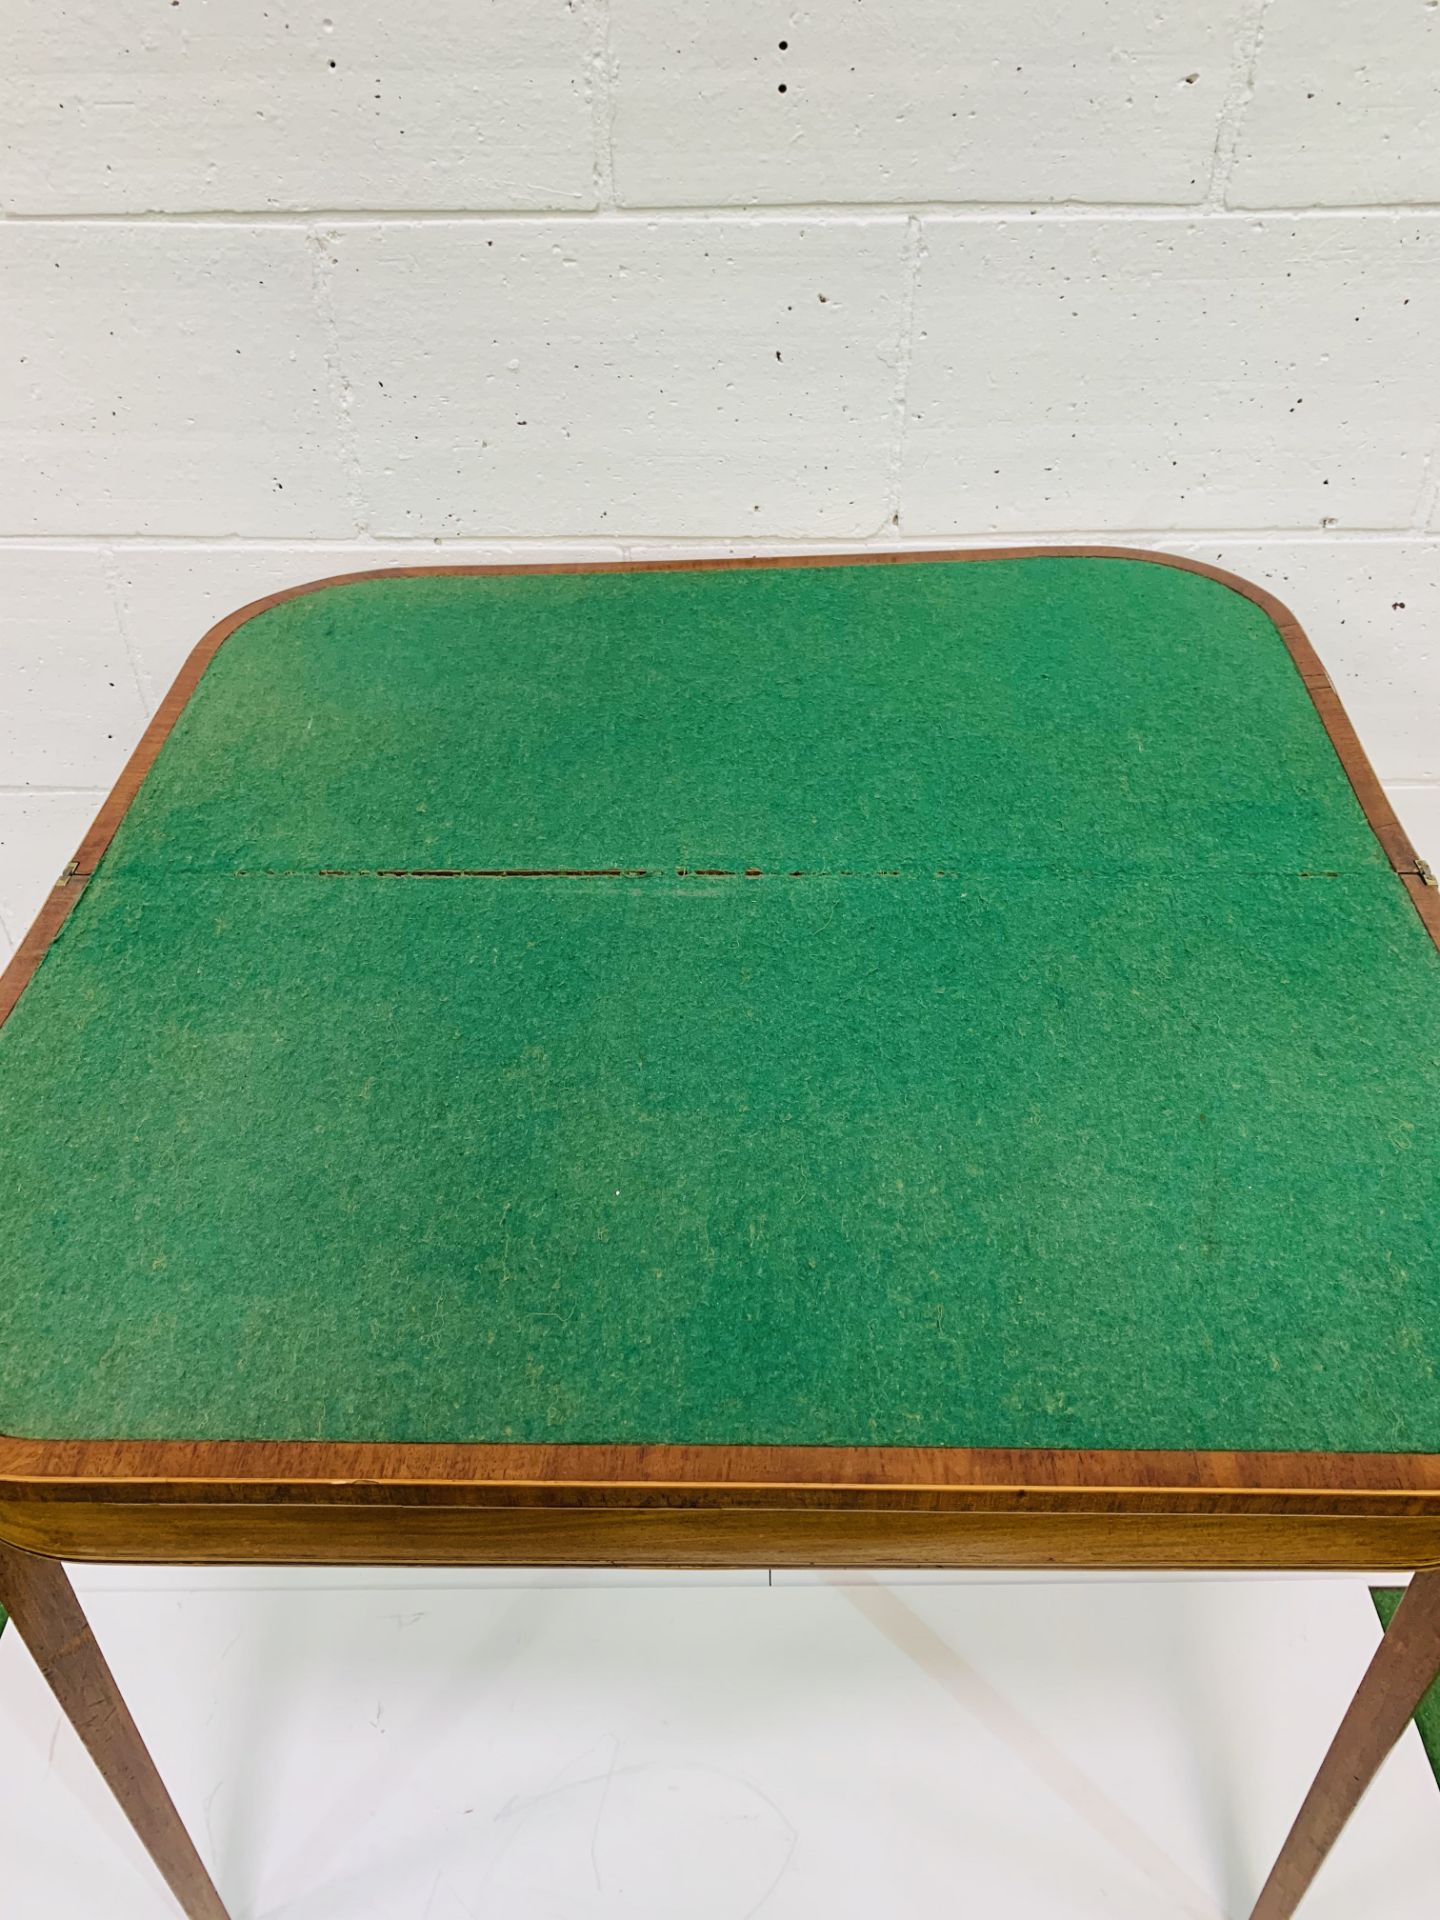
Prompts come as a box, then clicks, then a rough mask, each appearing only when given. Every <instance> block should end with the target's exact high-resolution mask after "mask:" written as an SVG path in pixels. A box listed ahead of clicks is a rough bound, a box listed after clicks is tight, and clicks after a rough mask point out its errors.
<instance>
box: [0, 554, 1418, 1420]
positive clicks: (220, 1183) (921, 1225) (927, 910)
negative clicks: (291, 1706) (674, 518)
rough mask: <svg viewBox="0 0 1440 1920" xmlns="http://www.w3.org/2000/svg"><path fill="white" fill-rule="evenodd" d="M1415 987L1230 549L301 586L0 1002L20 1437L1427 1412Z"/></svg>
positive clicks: (1407, 952) (1389, 899)
mask: <svg viewBox="0 0 1440 1920" xmlns="http://www.w3.org/2000/svg"><path fill="white" fill-rule="evenodd" d="M611 867H618V868H643V869H644V870H645V871H644V875H643V877H629V878H627V877H614V878H600V877H595V878H588V879H581V878H508V879H502V878H481V877H472V878H420V877H415V874H414V871H413V870H416V869H424V870H432V869H446V870H454V869H463V870H468V871H471V872H472V873H474V872H475V870H480V869H484V870H501V869H516V868H519V869H524V870H527V871H534V870H540V869H557V868H558V869H585V870H594V869H607V868H611ZM699 867H720V868H725V869H727V870H729V871H728V873H727V875H726V876H709V877H707V876H701V875H697V874H696V873H695V872H694V871H693V870H694V869H695V868H699ZM682 868H683V869H685V870H686V871H685V872H684V873H683V874H682V873H680V872H678V871H677V869H682ZM747 868H755V869H760V870H761V871H760V873H759V875H757V876H756V877H752V878H745V877H743V874H744V870H745V869H747ZM393 870H405V871H407V873H408V877H398V875H394V877H381V875H382V873H383V872H387V871H389V872H392V875H393ZM1437 1011H1440V965H1437V955H1436V953H1435V951H1434V948H1433V946H1432V945H1431V943H1430V941H1429V939H1428V936H1427V935H1426V933H1425V931H1424V929H1423V927H1422V926H1421V924H1420V922H1419V919H1418V917H1417V916H1416V914H1415V912H1414V909H1413V907H1412V906H1411V904H1410V902H1409V900H1408V899H1407V897H1406V896H1405V893H1404V891H1403V889H1402V887H1401V886H1400V884H1399V882H1398V881H1397V880H1396V878H1395V877H1394V875H1393V874H1392V873H1391V872H1390V870H1389V868H1388V866H1387V865H1386V863H1385V861H1384V859H1383V856H1382V855H1381V854H1380V852H1379V849H1378V847H1377V846H1376V844H1375V842H1374V838H1373V835H1372V834H1371V833H1370V830H1369V828H1368V826H1367V825H1366V823H1365V821H1364V819H1363V816H1362V815H1361V813H1360V810H1359V808H1358V805H1357V804H1356V802H1355V800H1354V797H1353V795H1352V793H1351V790H1350V788H1349V785H1348V783H1347V782H1346V780H1345V777H1344V774H1343V772H1342V770H1341V769H1340V767H1339V764H1338V762H1337V761H1336V759H1335V756H1334V753H1333V749H1332V748H1331V747H1330V745H1329V742H1328V740H1327V738H1326V736H1325V734H1324V731H1323V728H1322V727H1321V725H1320V723H1319V721H1318V719H1317V717H1316V715H1315V713H1314V710H1313V707H1312V706H1311V703H1310V701H1309V698H1308V696H1307V695H1306V693H1305V691H1304V688H1303V686H1302V685H1301V683H1300V681H1299V678H1298V675H1297V674H1296V673H1295V670H1294V668H1293V666H1292V664H1291V663H1290V661H1289V658H1288V656H1287V655H1286V653H1285V650H1284V647H1283V645H1282V643H1281V641H1280V639H1279V636H1278V635H1277V634H1276V633H1275V631H1274V629H1273V627H1272V626H1271V625H1270V623H1269V622H1268V620H1266V618H1265V617H1264V616H1263V615H1262V614H1260V613H1259V611H1258V609H1256V608H1255V607H1254V606H1252V605H1251V604H1250V603H1249V602H1247V601H1245V600H1244V599H1242V598H1241V597H1240V596H1238V595H1236V594H1234V593H1232V592H1230V591H1229V590H1227V589H1225V588H1223V587H1221V586H1219V585H1218V584H1217V583H1215V582H1212V581H1208V580H1204V579H1200V578H1197V577H1195V576H1191V575H1186V574H1183V573H1180V572H1178V571H1174V570H1171V569H1166V568H1163V567H1158V566H1154V565H1150V564H1146V563H1130V562H1117V561H1100V560H1081V561H1075V560H1071V561H1060V560H1027V561H1017V562H986V563H984V564H983V565H962V566H945V565H929V566H927V565H907V566H903V567H857V568H823V569H800V568H797V569H789V570H787V569H775V570H764V571H757V572H753V573H750V572H735V573H718V574H709V575H706V574H687V573H658V574H648V575H647V574H628V575H609V576H604V575H580V576H549V577H543V578H531V579H524V578H521V579H504V578H501V579H440V580H436V579H429V580H415V581H406V582H386V583H371V584H368V585H364V586H355V587H347V588H339V589H332V590H327V591H325V592H321V593H317V594H315V595H312V596H308V597H305V598H301V599H297V600H294V601H291V602H288V603H286V604H284V605H282V606H280V607H278V608H276V609H275V610H273V611H272V612H271V613H268V614H266V615H264V616H262V617H261V618H259V619H257V620H256V621H254V622H252V623H250V625H248V626H247V627H245V628H242V629H241V630H240V631H239V632H238V633H237V634H236V635H235V636H234V637H233V638H232V639H231V640H230V641H228V642H227V643H226V644H225V646H224V647H222V649H221V651H220V653H219V655H218V657H217V659H216V661H215V663H214V665H213V666H212V667H211V669H210V670H209V672H208V673H207V674H206V676H205V678H204V679H203V680H202V682H201V685H200V689H199V691H198V693H197V694H196V696H195V698H194V699H193V700H192V702H191V704H190V706H189V708H187V710H186V712H185V714H184V715H183V716H182V718H181V720H180V722H179V724H178V725H177V727H176V729H175V731H174V733H173V735H172V737H171V739H170V741H169V742H168V743H167V745H166V747H165V748H164V750H163V751H162V753H161V755H160V758H159V760H158V762H157V765H156V767H155V769H154V771H153V772H152V774H151V776H150V777H149V779H148V780H147V782H146V785H145V787H144V789H143V790H142V793H141V795H140V797H139V799H138V800H137V802H136V803H135V805H134V807H133V808H132V809H131V812H130V814H129V816H128V817H127V819H126V822H125V823H124V825H123V826H122V828H121V830H120V833H119V835H118V836H117V838H116V841H115V843H114V845H113V847H112V849H111V851H110V852H109V853H108V854H107V856H106V858H105V860H104V861H103V863H102V865H101V869H100V872H99V874H98V875H97V877H96V878H95V879H94V880H93V881H92V882H91V883H90V885H89V887H88V888H87V890H86V892H85V893H84V895H83V896H82V898H81V900H80V902H79V904H78V906H77V908H76V910H75V912H74V913H73V914H72V916H71V918H70V920H69V921H68V922H67V923H66V925H65V927H64V928H63V930H62V932H61V934H60V936H59V937H58V939H57V940H56V942H55V945H54V946H53V948H52V949H51V952H50V953H49V955H48V956H47V957H46V959H45V961H44V962H43V964H42V966H41V967H40V969H39V971H38V973H37V975H36V977H35V979H34V981H33V982H32V984H31V986H30V987H29V988H28V989H27V991H26V993H25V994H24V996H23V997H22V999H21V1001H20V1003H19V1005H18V1006H17V1008H16V1010H15V1012H14V1014H13V1015H12V1017H11V1019H10V1021H9V1022H8V1023H7V1025H6V1027H5V1029H4V1031H3V1032H0V1249H3V1259H4V1284H3V1286H0V1431H9V1432H19V1433H30V1434H37V1435H49V1436H54V1437H71V1436H87V1435H88V1436H96V1437H98V1436H112V1437H193V1438H220V1437H244V1438H277V1439H371V1440H381V1439H395V1440H436V1441H441V1440H453V1441H480V1440H505V1439H514V1440H570V1441H660V1440H670V1441H679V1442H706V1441H710V1442H722V1441H732V1442H757V1443H766V1442H769V1443H787V1442H790V1443H807V1442H808V1443H813V1444H842V1443H854V1444H872V1443H873V1444H914V1445H957V1446H960V1445H973V1446H1039V1447H1050V1446H1058V1447H1065V1446H1077V1447H1078V1446H1111V1447H1180V1448H1190V1447H1215V1448H1279V1449H1286V1448H1298V1449H1313V1448H1344V1449H1355V1450H1359V1451H1373V1450H1391V1449H1400V1450H1412V1449H1413V1450H1419V1451H1433V1450H1437V1449H1440V1394H1437V1387H1436V1366H1437V1360H1440V1253H1437V1243H1440V1235H1437V1233H1436V1231H1435V1228H1436V1219H1435V1211H1436V1209H1435V1199H1434V1196H1435V1194H1436V1192H1437V1191H1440V1136H1437V1116H1440V1023H1437V1020H1436V1014H1437Z"/></svg>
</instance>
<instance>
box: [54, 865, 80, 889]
mask: <svg viewBox="0 0 1440 1920" xmlns="http://www.w3.org/2000/svg"><path fill="white" fill-rule="evenodd" d="M79 871H80V862H79V861H78V860H72V861H71V862H70V864H69V866H68V867H66V869H65V871H64V872H63V873H62V874H61V876H60V878H59V879H58V880H57V881H56V882H55V884H56V886H57V887H63V886H64V885H65V882H66V881H67V880H73V879H74V878H75V876H76V874H77V873H78V872H79Z"/></svg>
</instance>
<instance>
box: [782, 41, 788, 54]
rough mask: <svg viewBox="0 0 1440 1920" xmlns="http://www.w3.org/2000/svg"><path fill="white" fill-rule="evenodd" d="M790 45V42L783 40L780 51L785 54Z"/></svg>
mask: <svg viewBox="0 0 1440 1920" xmlns="http://www.w3.org/2000/svg"><path fill="white" fill-rule="evenodd" d="M789 44H790V42H789V41H788V40H782V41H781V42H780V51H781V53H784V51H785V49H786V48H787V47H788V46H789Z"/></svg>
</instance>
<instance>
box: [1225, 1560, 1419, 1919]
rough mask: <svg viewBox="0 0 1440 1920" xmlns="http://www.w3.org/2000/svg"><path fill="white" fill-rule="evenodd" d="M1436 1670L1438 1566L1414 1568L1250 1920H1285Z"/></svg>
mask: <svg viewBox="0 0 1440 1920" xmlns="http://www.w3.org/2000/svg"><path fill="white" fill-rule="evenodd" d="M1437 1674H1440V1571H1435V1572H1431V1573H1420V1574H1417V1575H1416V1576H1415V1578H1414V1579H1413V1580H1412V1581H1411V1583H1410V1585H1409V1587H1408V1589H1407V1590H1406V1593H1405V1597H1404V1599H1403V1600H1401V1602H1400V1605H1399V1606H1398V1607H1397V1608H1396V1609H1395V1617H1394V1619H1393V1620H1392V1621H1391V1622H1390V1628H1389V1631H1388V1632H1387V1633H1386V1635H1385V1637H1384V1638H1383V1639H1382V1640H1381V1642H1380V1646H1379V1649H1378V1650H1377V1652H1376V1654H1375V1658H1374V1659H1373V1660H1372V1661H1371V1662H1370V1665H1369V1667H1368V1669H1367V1670H1366V1674H1365V1678H1364V1679H1363V1680H1362V1681H1361V1682H1360V1689H1359V1692H1358V1693H1357V1694H1356V1695H1355V1698H1354V1700H1353V1701H1352V1702H1351V1703H1350V1707H1349V1710H1348V1712H1347V1713H1346V1715H1345V1718H1344V1719H1343V1720H1342V1721H1341V1722H1340V1730H1339V1732H1338V1733H1337V1734H1336V1735H1335V1738H1334V1740H1333V1741H1332V1743H1331V1746H1330V1751H1329V1752H1328V1753H1327V1754H1326V1756H1325V1758H1324V1760H1323V1761H1322V1762H1321V1764H1320V1771H1319V1773H1317V1774H1316V1776H1315V1781H1314V1784H1313V1785H1312V1786H1311V1788H1310V1791H1309V1793H1308V1794H1307V1795H1306V1796H1305V1802H1304V1805H1303V1806H1302V1807H1301V1809H1300V1812H1299V1813H1298V1814H1297V1815H1296V1819H1295V1824H1294V1826H1293V1827H1292V1828H1291V1829H1290V1834H1289V1838H1288V1839H1287V1840H1286V1842H1285V1845H1284V1847H1283V1848H1282V1849H1281V1851H1280V1857H1279V1859H1278V1860H1277V1861H1276V1862H1275V1865H1274V1866H1273V1867H1272V1868H1271V1870H1270V1878H1269V1879H1268V1880H1267V1881H1266V1882H1265V1886H1264V1890H1263V1891H1262V1893H1261V1895H1260V1898H1259V1900H1258V1901H1257V1902H1256V1903H1255V1910H1254V1913H1253V1914H1252V1915H1251V1920H1290V1916H1291V1915H1292V1914H1293V1913H1294V1911H1295V1909H1296V1907H1298V1906H1299V1904H1300V1902H1301V1900H1302V1899H1303V1898H1304V1897H1305V1894H1306V1891H1307V1890H1308V1888H1309V1886H1310V1883H1311V1881H1313V1880H1314V1878H1315V1875H1316V1874H1317V1873H1318V1872H1319V1870H1320V1866H1321V1863H1322V1862H1323V1861H1324V1859H1325V1856H1326V1855H1327V1854H1328V1853H1329V1851H1330V1849H1331V1847H1333V1846H1334V1844H1335V1842H1336V1840H1337V1839H1338V1837H1339V1835H1340V1832H1341V1830H1342V1829H1343V1827H1344V1825H1345V1823H1346V1821H1347V1820H1348V1819H1349V1818H1350V1816H1351V1814H1352V1813H1353V1812H1354V1811H1355V1809H1356V1807H1358V1806H1359V1804H1360V1801H1361V1799H1362V1798H1363V1796H1364V1793H1365V1789H1366V1788H1367V1787H1368V1786H1369V1785H1370V1782H1371V1781H1372V1780H1373V1779H1374V1778H1375V1775H1376V1773H1377V1772H1378V1771H1379V1768H1380V1763H1381V1761H1382V1760H1384V1758H1385V1756H1386V1755H1387V1754H1388V1753H1389V1751H1390V1749H1391V1748H1392V1747H1393V1746H1394V1745H1395V1742H1396V1741H1397V1740H1398V1739H1399V1738H1400V1736H1401V1734H1402V1733H1403V1732H1404V1731H1405V1729H1406V1727H1408V1726H1409V1724H1410V1721H1411V1719H1412V1718H1413V1717H1414V1713H1415V1709H1416V1708H1417V1707H1418V1706H1419V1704H1420V1701H1421V1699H1422V1698H1423V1696H1424V1694H1425V1690H1426V1688H1427V1687H1429V1685H1430V1683H1431V1682H1432V1681H1433V1680H1434V1679H1435V1677H1436V1675H1437Z"/></svg>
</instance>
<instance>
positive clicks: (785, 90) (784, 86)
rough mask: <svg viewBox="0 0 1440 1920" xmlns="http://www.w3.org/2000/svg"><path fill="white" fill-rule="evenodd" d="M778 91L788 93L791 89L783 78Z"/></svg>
mask: <svg viewBox="0 0 1440 1920" xmlns="http://www.w3.org/2000/svg"><path fill="white" fill-rule="evenodd" d="M777 91H778V92H780V93H786V92H788V91H789V89H788V88H787V87H786V85H785V82H784V81H783V80H782V81H781V82H780V85H779V87H778V89H777Z"/></svg>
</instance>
